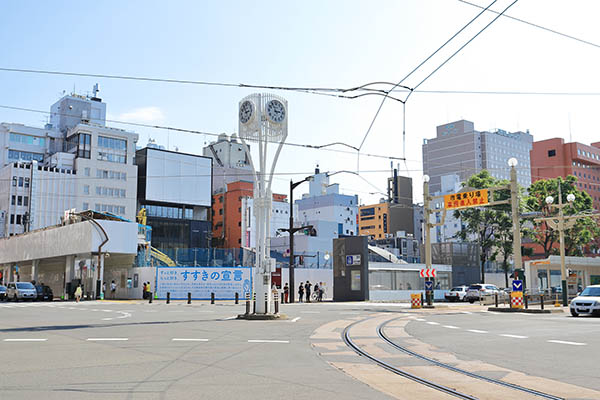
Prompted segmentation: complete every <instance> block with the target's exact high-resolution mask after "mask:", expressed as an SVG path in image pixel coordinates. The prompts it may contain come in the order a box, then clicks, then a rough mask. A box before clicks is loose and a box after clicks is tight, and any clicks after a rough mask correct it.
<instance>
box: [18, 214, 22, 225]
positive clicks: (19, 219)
mask: <svg viewBox="0 0 600 400" xmlns="http://www.w3.org/2000/svg"><path fill="white" fill-rule="evenodd" d="M21 217H22V215H21V214H17V225H21Z"/></svg>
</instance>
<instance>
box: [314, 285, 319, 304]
mask: <svg viewBox="0 0 600 400" xmlns="http://www.w3.org/2000/svg"><path fill="white" fill-rule="evenodd" d="M315 296H316V297H317V301H319V284H318V283H315Z"/></svg>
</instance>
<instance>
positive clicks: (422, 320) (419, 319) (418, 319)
mask: <svg viewBox="0 0 600 400" xmlns="http://www.w3.org/2000/svg"><path fill="white" fill-rule="evenodd" d="M415 321H421V322H425V321H426V320H425V319H423V318H415Z"/></svg>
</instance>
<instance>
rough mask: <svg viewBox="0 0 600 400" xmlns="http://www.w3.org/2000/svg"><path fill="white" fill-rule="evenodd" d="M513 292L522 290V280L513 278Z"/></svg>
mask: <svg viewBox="0 0 600 400" xmlns="http://www.w3.org/2000/svg"><path fill="white" fill-rule="evenodd" d="M512 283H513V288H512V291H513V292H522V291H523V281H519V280H514V281H513V282H512Z"/></svg>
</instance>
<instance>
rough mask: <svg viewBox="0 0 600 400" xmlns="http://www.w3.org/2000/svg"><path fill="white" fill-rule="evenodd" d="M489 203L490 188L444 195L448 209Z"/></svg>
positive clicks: (445, 205)
mask: <svg viewBox="0 0 600 400" xmlns="http://www.w3.org/2000/svg"><path fill="white" fill-rule="evenodd" d="M488 203H489V199H488V190H487V189H480V190H473V191H471V192H462V193H453V194H447V195H445V196H444V207H445V208H446V210H452V209H455V208H465V207H479V206H485V205H487V204H488Z"/></svg>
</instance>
